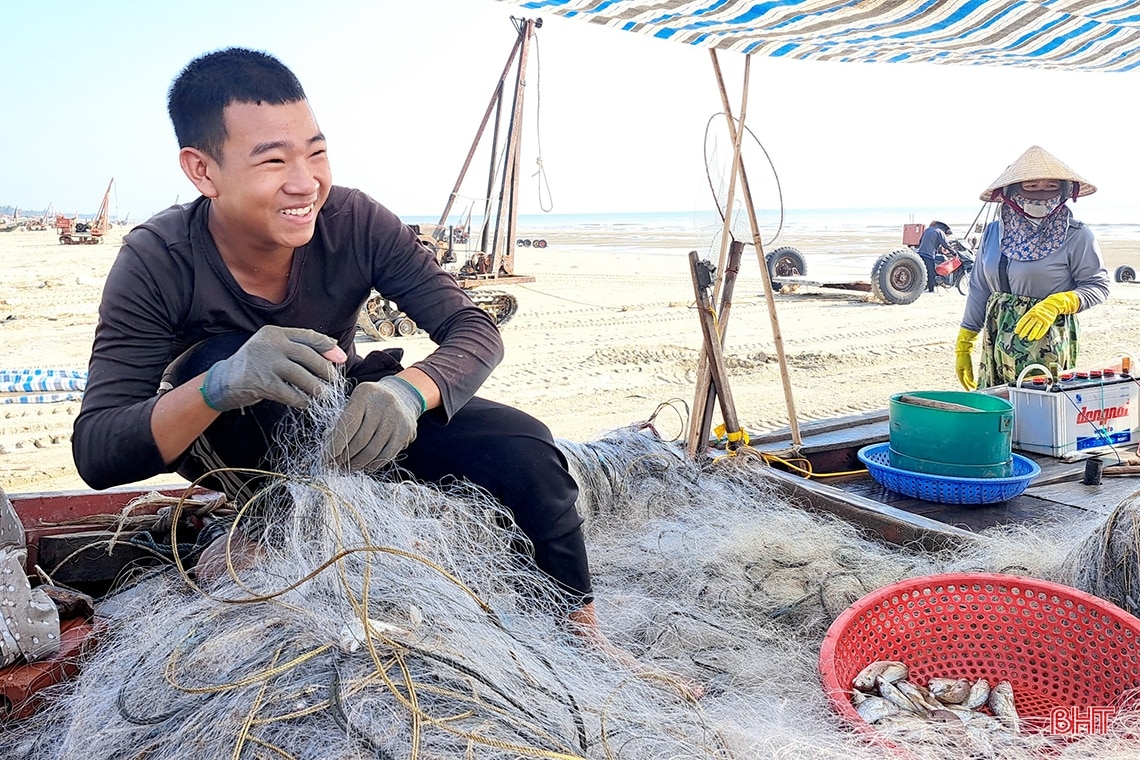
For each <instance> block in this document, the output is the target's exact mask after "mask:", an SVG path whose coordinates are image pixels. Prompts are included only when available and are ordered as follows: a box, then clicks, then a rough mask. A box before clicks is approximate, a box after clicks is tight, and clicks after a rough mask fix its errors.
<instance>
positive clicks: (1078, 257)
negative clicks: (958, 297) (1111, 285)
mask: <svg viewBox="0 0 1140 760" xmlns="http://www.w3.org/2000/svg"><path fill="white" fill-rule="evenodd" d="M1001 235H1002V222H1001V220H1000V219H995V220H994V221H992V222H990V223H989V224H988V225H986V229H985V231H984V232H983V233H982V247H981V251H980V252H979V254H978V257H977V260H976V261H975V262H974V271H973V274H972V275H971V277H970V294H969V296H968V297H967V299H966V311H965V313H964V314H963V315H962V327H965V328H966V329H967V330H973V331H974V332H979V331H980V330H981V329H982V326H983V323H984V322H985V319H986V301H988V300H989V297H990V294H991V293H996V292H1000V291H1001V289H1002V288H1001V277H1000V274H999V272H998V265H999V263H1000V261H1001ZM1006 274H1007V275H1008V276H1009V289H1010V291H1011V292H1012V293H1014V294H1016V295H1021V296H1028V297H1030V298H1045V297H1046V296H1049V295H1052V294H1053V293H1061V292H1065V291H1070V290H1071V291H1073V292H1075V293H1076V294H1077V298H1078V299H1079V300H1080V302H1081V308H1080V310H1081V311H1084V310H1085V309H1088V308H1090V307H1092V306H1096V305H1097V304H1099V303H1103V302H1104V301H1105V299H1107V298H1108V282H1109V280H1108V270H1107V269H1105V267H1104V259H1103V258H1102V257H1101V255H1100V246H1098V245H1097V242H1096V237H1095V236H1094V235H1093V233H1092V230H1090V229H1089V228H1088V227H1086V226H1085V225H1084V224H1083V223H1081V222H1078V221H1077V220H1076V219H1071V220H1069V229H1068V232H1066V233H1065V239H1064V240H1063V241H1061V246H1060V247H1059V248H1058V249H1057V250H1056V251H1055V252H1053V253H1051V254H1049V255H1048V256H1046V257H1045V258H1042V259H1037V260H1036V261H1016V260H1011V261H1010V262H1009V268H1008V270H1007V272H1006Z"/></svg>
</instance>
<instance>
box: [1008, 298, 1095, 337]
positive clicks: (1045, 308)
mask: <svg viewBox="0 0 1140 760" xmlns="http://www.w3.org/2000/svg"><path fill="white" fill-rule="evenodd" d="M1079 308H1081V299H1079V298H1077V294H1076V293H1074V292H1073V291H1071V290H1066V291H1065V292H1063V293H1054V294H1053V295H1051V296H1046V297H1045V298H1043V299H1041V302H1040V303H1038V304H1037V305H1036V306H1034V307H1033V308H1032V309H1030V310H1029V311H1027V312H1025V316H1024V317H1022V318H1021V319H1019V320H1018V321H1017V325H1016V326H1015V327H1014V328H1013V332H1014V334H1016V335H1017V337H1019V338H1025V339H1026V340H1039V339H1040V338H1041V337H1042V336H1043V335H1045V333H1047V332H1049V328H1050V327H1052V326H1053V323H1054V322H1056V321H1057V317H1059V316H1060V315H1062V314H1076V313H1077V309H1079Z"/></svg>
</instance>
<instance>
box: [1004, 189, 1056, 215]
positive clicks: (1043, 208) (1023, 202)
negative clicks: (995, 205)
mask: <svg viewBox="0 0 1140 760" xmlns="http://www.w3.org/2000/svg"><path fill="white" fill-rule="evenodd" d="M1009 199H1010V200H1011V201H1013V202H1014V203H1016V204H1017V205H1018V206H1020V207H1021V210H1022V211H1024V212H1025V215H1026V216H1028V217H1031V218H1033V219H1044V218H1045V217H1047V216H1049V215H1050V214H1052V213H1053V212H1054V211H1056V210H1057V207H1058V206H1060V205H1061V196H1060V195H1057V196H1055V197H1053V198H1047V199H1045V200H1035V199H1033V198H1026V197H1025V196H1024V195H1022V194H1021V192H1020V191H1014V192H1012V193H1010V196H1009Z"/></svg>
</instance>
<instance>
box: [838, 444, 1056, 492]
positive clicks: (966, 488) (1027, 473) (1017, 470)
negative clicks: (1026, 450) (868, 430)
mask: <svg viewBox="0 0 1140 760" xmlns="http://www.w3.org/2000/svg"><path fill="white" fill-rule="evenodd" d="M890 446H891V445H890V444H889V443H875V444H872V445H870V446H864V447H863V448H861V449H859V454H858V456H859V461H861V462H862V463H863V464H865V465H867V471H868V472H869V473H871V477H872V478H874V479H875V481H876V482H878V483H879V484H881V485H882V486H883V487H884V488H889V489H890V490H892V491H895V492H897V493H901V494H903V495H904V496H910V497H912V498H915V499H922V500H923V501H934V502H938V503H939V504H994V503H996V502H999V501H1006V500H1007V499H1012V498H1013V497H1015V496H1018V495H1020V494H1021V492H1022V491H1024V490H1025V489H1026V488H1027V487H1028V486H1029V481H1031V480H1033V479H1034V478H1035V477H1037V476H1038V475H1040V474H1041V468H1040V467H1039V466H1038V465H1037V463H1036V462H1034V461H1033V460H1032V459H1026V458H1025V457H1023V456H1021V455H1020V454H1014V455H1013V475H1011V476H1009V477H1008V478H956V477H951V476H949V475H930V474H927V473H925V472H911V471H910V470H900V469H899V468H897V467H891V463H890Z"/></svg>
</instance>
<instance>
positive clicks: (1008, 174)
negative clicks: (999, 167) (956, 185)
mask: <svg viewBox="0 0 1140 760" xmlns="http://www.w3.org/2000/svg"><path fill="white" fill-rule="evenodd" d="M1032 179H1060V180H1066V179H1067V180H1069V181H1070V182H1077V183H1079V184H1080V190H1079V191H1078V192H1077V197H1078V198H1079V197H1080V196H1082V195H1092V194H1093V193H1095V192H1096V185H1093V184H1091V183H1090V182H1089V181H1088V180H1086V179H1085V178H1084V177H1082V176H1081V175H1079V174H1077V173H1076V172H1075V171H1073V170H1072V169H1070V168H1069V167H1067V166H1065V164H1064V162H1062V161H1061V160H1060V159H1059V158H1057V157H1056V156H1054V155H1053V154H1052V153H1050V152H1049V151H1047V150H1045V149H1044V148H1042V147H1040V146H1037V145H1034V146H1032V147H1031V148H1030V149H1029V150H1027V151H1025V152H1024V153H1022V154H1021V158H1019V159H1017V160H1016V161H1014V162H1013V163H1012V164H1010V165H1009V166H1008V167H1007V168H1006V170H1005V171H1004V172H1002V175H1001V176H1000V177H998V178H997V179H995V180H994V181H993V182H991V183H990V186H989V187H987V188H986V189H985V192H983V193H982V194H981V196H980V197H981V199H982V200H983V201H992V200H994V197H993V193H994V190H997V189H998V188H1000V187H1006V186H1007V185H1012V184H1014V183H1015V182H1025V181H1027V180H1032Z"/></svg>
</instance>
